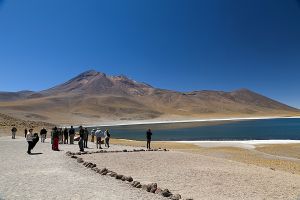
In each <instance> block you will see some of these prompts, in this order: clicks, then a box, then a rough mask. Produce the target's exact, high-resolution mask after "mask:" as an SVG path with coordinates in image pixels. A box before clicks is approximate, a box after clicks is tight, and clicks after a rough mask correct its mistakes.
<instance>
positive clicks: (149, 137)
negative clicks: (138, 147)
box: [146, 128, 152, 149]
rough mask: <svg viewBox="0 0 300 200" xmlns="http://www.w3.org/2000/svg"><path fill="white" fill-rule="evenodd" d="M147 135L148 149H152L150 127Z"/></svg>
mask: <svg viewBox="0 0 300 200" xmlns="http://www.w3.org/2000/svg"><path fill="white" fill-rule="evenodd" d="M146 137H147V149H151V147H150V144H151V137H152V132H151V129H150V128H149V129H148V131H147V133H146Z"/></svg>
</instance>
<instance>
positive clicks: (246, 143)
mask: <svg viewBox="0 0 300 200" xmlns="http://www.w3.org/2000/svg"><path fill="white" fill-rule="evenodd" d="M172 142H174V141H172ZM175 142H177V143H185V144H194V145H197V146H200V147H238V148H244V149H255V148H256V146H258V145H269V144H300V140H236V141H235V140H233V141H175Z"/></svg>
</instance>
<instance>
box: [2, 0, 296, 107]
mask: <svg viewBox="0 0 300 200" xmlns="http://www.w3.org/2000/svg"><path fill="white" fill-rule="evenodd" d="M0 69H1V71H0V72H1V78H0V91H18V90H25V89H26V90H27V89H29V90H35V91H38V90H42V89H46V88H49V87H51V86H54V85H56V84H58V83H62V82H64V81H66V80H68V79H70V78H72V77H73V76H75V75H77V74H78V73H81V72H83V71H85V70H88V69H95V70H97V71H101V72H105V73H107V74H111V75H117V74H124V75H127V76H128V77H130V78H132V79H135V80H137V81H143V82H146V83H149V84H151V85H153V86H155V87H159V88H165V89H172V90H179V91H192V90H202V89H212V90H225V91H231V90H234V89H238V88H249V89H251V90H254V91H256V92H259V93H262V94H264V95H266V96H269V97H271V98H274V99H276V100H279V101H282V102H284V103H287V104H289V105H292V106H295V107H298V108H300V93H299V88H300V1H299V0H226V1H225V0H206V1H204V0H189V1H186V0H181V1H179V0H151V1H150V0H126V1H125V0H107V1H101V0H87V1H82V0H81V1H79V0H43V1H40V0H26V1H24V0H14V1H9V0H0Z"/></svg>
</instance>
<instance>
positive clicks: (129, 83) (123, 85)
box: [0, 70, 300, 124]
mask: <svg viewBox="0 0 300 200" xmlns="http://www.w3.org/2000/svg"><path fill="white" fill-rule="evenodd" d="M0 109H1V112H3V113H5V114H9V115H11V116H15V117H18V118H21V119H26V120H34V121H46V122H51V123H56V124H71V123H76V124H95V123H99V122H107V121H119V120H145V119H168V120H171V119H174V120H175V119H195V118H212V117H249V116H290V115H299V114H300V111H299V110H298V109H296V108H293V107H290V106H287V105H285V104H282V103H280V102H277V101H275V100H272V99H270V98H268V97H265V96H263V95H260V94H258V93H255V92H253V91H250V90H248V89H239V90H235V91H232V92H224V91H208V90H202V91H193V92H185V93H183V92H176V91H171V90H164V89H159V88H154V87H152V86H150V85H148V84H146V83H140V82H137V81H134V80H132V79H129V78H127V77H126V76H107V75H106V74H104V73H100V72H97V71H94V70H89V71H86V72H84V73H82V74H79V75H78V76H76V77H75V78H73V79H71V80H69V81H67V82H65V83H63V84H60V85H57V86H55V87H52V88H50V89H47V90H43V91H39V92H32V91H23V92H22V91H21V92H16V93H13V92H0Z"/></svg>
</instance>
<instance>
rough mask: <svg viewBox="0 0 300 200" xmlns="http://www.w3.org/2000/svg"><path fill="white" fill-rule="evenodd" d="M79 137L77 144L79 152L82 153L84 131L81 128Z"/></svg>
mask: <svg viewBox="0 0 300 200" xmlns="http://www.w3.org/2000/svg"><path fill="white" fill-rule="evenodd" d="M79 135H80V139H79V142H78V145H79V150H80V151H84V144H83V138H84V129H83V127H82V126H80V127H79Z"/></svg>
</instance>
